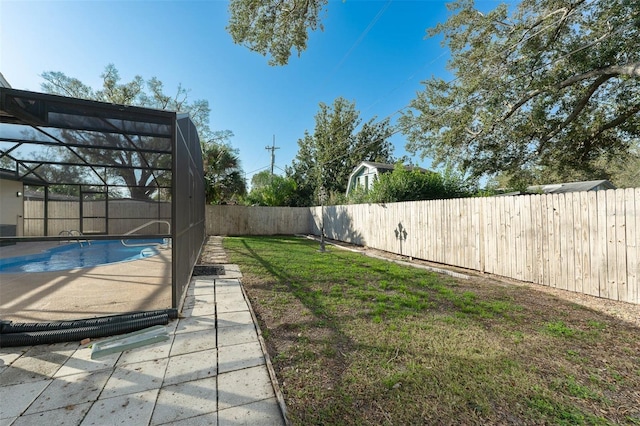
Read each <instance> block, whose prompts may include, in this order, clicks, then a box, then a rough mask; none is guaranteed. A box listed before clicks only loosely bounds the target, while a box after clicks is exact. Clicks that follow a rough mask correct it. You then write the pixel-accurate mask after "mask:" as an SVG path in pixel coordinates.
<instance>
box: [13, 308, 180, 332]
mask: <svg viewBox="0 0 640 426" xmlns="http://www.w3.org/2000/svg"><path fill="white" fill-rule="evenodd" d="M162 314H167V315H168V316H169V319H176V318H178V310H177V309H160V310H155V311H141V312H130V313H127V314H120V315H110V316H106V317H96V318H85V319H78V320H72V321H57V322H35V323H29V322H17V323H14V322H11V321H9V322H6V323H4V324H2V325H0V334H2V333H23V332H29V331H49V330H63V329H69V328H78V327H86V326H93V325H103V324H114V323H119V322H123V321H127V320H132V319H139V318H146V317H151V316H155V315H162Z"/></svg>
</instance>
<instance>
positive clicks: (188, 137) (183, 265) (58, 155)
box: [0, 88, 205, 308]
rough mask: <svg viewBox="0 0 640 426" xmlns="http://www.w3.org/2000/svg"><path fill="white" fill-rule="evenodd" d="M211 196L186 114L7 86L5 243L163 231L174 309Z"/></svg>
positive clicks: (2, 151) (1, 129)
mask: <svg viewBox="0 0 640 426" xmlns="http://www.w3.org/2000/svg"><path fill="white" fill-rule="evenodd" d="M204 202H205V200H204V179H203V165H202V154H201V148H200V141H199V139H198V134H197V131H196V128H195V126H194V124H193V122H192V121H191V119H190V118H189V117H188V115H187V114H179V113H176V112H170V111H164V110H153V109H147V108H141V107H132V106H123V105H114V104H107V103H101V102H95V101H88V100H83V99H75V98H67V97H62V96H55V95H49V94H42V93H35V92H29V91H22V90H16V89H11V88H0V203H1V205H2V213H1V214H0V232H1V235H0V245H2V247H1V248H2V249H4V250H5V251H8V250H11V249H12V247H18V246H25V245H29V244H35V243H43V242H49V243H51V244H57V245H59V244H77V245H80V246H82V245H89V244H91V242H92V241H101V240H120V241H123V244H127V245H134V244H136V241H137V240H141V239H149V238H153V239H158V240H159V241H161V242H162V243H163V244H164V245H165V246H166V249H167V250H170V257H169V256H167V258H170V262H171V265H170V275H171V278H170V285H171V305H172V306H171V307H172V308H177V307H178V304H179V302H180V300H181V297H182V296H183V294H184V291H185V289H186V286H187V284H188V281H189V279H190V277H191V273H192V270H193V266H194V265H195V263H196V262H197V256H198V255H199V253H200V249H201V247H202V244H203V242H204V237H205V235H204V234H205V230H204ZM5 257H6V256H5ZM2 279H3V278H2V276H0V280H2ZM131 281H135V278H131Z"/></svg>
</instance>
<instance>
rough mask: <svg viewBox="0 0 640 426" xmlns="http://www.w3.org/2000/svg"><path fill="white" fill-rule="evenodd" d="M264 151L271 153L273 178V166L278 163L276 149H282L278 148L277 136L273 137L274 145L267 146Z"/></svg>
mask: <svg viewBox="0 0 640 426" xmlns="http://www.w3.org/2000/svg"><path fill="white" fill-rule="evenodd" d="M264 149H266V150H269V151H271V176H273V165H274V164H275V162H276V149H280V147H279V146H276V135H273V145H271V146H265V147H264Z"/></svg>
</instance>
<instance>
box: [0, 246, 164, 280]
mask: <svg viewBox="0 0 640 426" xmlns="http://www.w3.org/2000/svg"><path fill="white" fill-rule="evenodd" d="M127 243H128V244H136V246H135V247H128V246H124V245H123V244H122V242H121V241H120V240H117V241H109V240H104V241H92V242H91V244H87V243H86V242H84V241H83V242H82V246H80V244H78V243H70V244H65V245H62V246H59V247H54V248H51V249H49V250H46V251H43V252H41V253H38V254H32V255H27V256H20V257H7V258H5V259H0V273H19V272H53V271H66V270H69V269H77V268H89V267H92V266H99V265H106V264H109V263H118V262H128V261H131V260H138V259H142V258H145V257H149V256H155V255H156V254H158V253H159V252H158V247H157V245H158V244H162V243H163V240H161V239H153V240H129V241H128V242H127ZM139 244H145V245H144V246H140V245H139Z"/></svg>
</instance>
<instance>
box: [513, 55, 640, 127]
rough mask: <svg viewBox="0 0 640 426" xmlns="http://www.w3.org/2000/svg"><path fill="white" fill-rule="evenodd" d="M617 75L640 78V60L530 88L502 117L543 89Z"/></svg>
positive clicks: (548, 89)
mask: <svg viewBox="0 0 640 426" xmlns="http://www.w3.org/2000/svg"><path fill="white" fill-rule="evenodd" d="M618 75H628V76H630V77H638V78H640V62H631V63H629V64H624V65H611V66H608V67H605V68H599V69H595V70H591V71H588V72H585V73H582V74H578V75H574V76H572V77H569V78H567V79H566V80H564V81H561V82H560V83H557V84H554V85H553V86H550V87H548V88H546V89H536V90H532V91H530V92H529V93H527V94H526V95H525V96H524V97H522V98H521V99H520V100H519V101H518V102H516V103H515V105H513V106H512V107H511V109H510V110H509V111H508V112H507V114H506V115H505V116H504V117H503V118H502V119H503V120H506V119H507V118H509V117H511V116H512V115H513V114H514V113H515V112H516V111H517V110H518V109H520V107H522V106H523V105H524V104H526V103H527V102H528V101H530V100H531V99H533V98H535V97H536V96H538V95H540V94H542V93H544V92H545V91H550V90H560V89H564V88H565V87H568V86H571V85H572V84H575V83H577V82H579V81H583V80H587V79H589V78H593V77H600V76H606V77H607V78H611V77H615V76H618Z"/></svg>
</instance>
